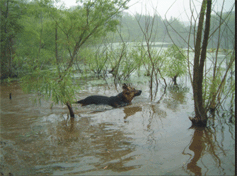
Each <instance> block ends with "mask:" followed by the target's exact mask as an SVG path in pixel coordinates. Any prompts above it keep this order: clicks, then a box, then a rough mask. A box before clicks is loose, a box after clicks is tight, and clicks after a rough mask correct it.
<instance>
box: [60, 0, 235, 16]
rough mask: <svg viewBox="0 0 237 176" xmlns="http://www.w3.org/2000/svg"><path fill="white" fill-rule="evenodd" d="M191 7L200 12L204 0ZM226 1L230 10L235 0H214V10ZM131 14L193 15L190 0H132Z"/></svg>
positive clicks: (69, 0) (67, 0) (66, 0)
mask: <svg viewBox="0 0 237 176" xmlns="http://www.w3.org/2000/svg"><path fill="white" fill-rule="evenodd" d="M191 1H192V2H193V3H192V4H191V9H196V13H195V14H197V13H199V11H200V6H201V2H202V0H191ZM61 2H64V3H65V6H66V7H67V8H69V7H71V6H75V5H76V0H61ZM223 2H224V11H229V10H230V9H231V7H232V6H233V4H234V3H235V0H212V4H213V6H214V9H213V10H214V11H216V12H217V11H221V8H222V4H223ZM128 6H129V10H127V12H129V13H130V14H136V13H142V14H150V15H153V14H154V13H156V14H158V15H161V16H162V18H165V17H166V18H167V19H170V17H171V16H172V17H175V18H178V19H180V20H181V21H189V18H190V16H191V12H190V0H131V1H130V2H129V4H128Z"/></svg>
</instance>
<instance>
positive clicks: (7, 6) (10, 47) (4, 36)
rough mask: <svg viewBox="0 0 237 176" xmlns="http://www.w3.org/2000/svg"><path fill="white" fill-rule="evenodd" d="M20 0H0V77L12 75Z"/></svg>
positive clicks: (20, 13)
mask: <svg viewBox="0 0 237 176" xmlns="http://www.w3.org/2000/svg"><path fill="white" fill-rule="evenodd" d="M22 4H23V3H22V2H21V1H18V0H16V1H11V0H2V1H1V2H0V9H1V10H0V21H1V22H0V32H1V34H0V37H1V40H0V48H1V53H0V57H1V61H0V62H1V65H0V66H1V72H0V79H4V78H8V77H14V76H16V73H15V72H14V63H13V60H14V57H15V43H16V35H17V34H18V33H19V32H20V31H21V29H22V25H21V24H20V18H21V15H22V11H23V9H22V8H21V6H22Z"/></svg>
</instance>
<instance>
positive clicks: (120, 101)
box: [76, 84, 142, 108]
mask: <svg viewBox="0 0 237 176" xmlns="http://www.w3.org/2000/svg"><path fill="white" fill-rule="evenodd" d="M141 93H142V91H141V90H136V89H135V88H132V87H129V86H127V85H126V84H123V92H121V93H119V94H118V95H117V96H111V97H107V96H101V95H92V96H89V97H87V98H85V99H83V100H80V101H77V102H76V103H79V104H82V106H86V105H90V104H96V105H109V106H112V107H114V108H118V107H123V106H127V105H129V104H131V101H132V99H133V98H134V97H135V96H139V95H141Z"/></svg>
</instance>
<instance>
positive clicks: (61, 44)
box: [14, 0, 127, 116]
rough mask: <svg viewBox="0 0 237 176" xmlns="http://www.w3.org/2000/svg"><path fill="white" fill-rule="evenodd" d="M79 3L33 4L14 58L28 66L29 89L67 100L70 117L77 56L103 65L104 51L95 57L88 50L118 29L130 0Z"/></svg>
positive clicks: (26, 83) (46, 0) (25, 80)
mask: <svg viewBox="0 0 237 176" xmlns="http://www.w3.org/2000/svg"><path fill="white" fill-rule="evenodd" d="M81 2H82V3H83V4H82V6H77V7H76V8H73V9H69V10H59V9H56V8H55V7H53V6H52V4H53V1H51V0H39V1H38V0H35V1H31V2H29V3H28V4H27V5H26V6H27V13H26V14H25V16H24V18H22V19H21V23H22V24H23V26H24V30H23V31H22V32H21V33H19V34H18V41H17V43H16V46H17V47H16V48H17V50H16V58H15V60H14V62H15V63H16V64H18V66H20V67H21V68H22V69H24V72H22V75H23V77H22V79H21V81H22V87H23V89H24V90H25V91H27V92H37V93H39V94H40V95H42V97H44V98H46V99H51V100H52V101H53V102H54V103H60V102H61V103H63V104H66V105H67V107H68V109H69V111H70V115H71V116H74V115H73V111H72V108H71V105H70V104H71V103H72V102H73V101H74V97H75V92H76V90H77V89H78V88H77V87H76V86H75V83H74V81H73V73H74V71H75V70H73V65H74V64H75V63H76V62H77V61H79V60H81V59H78V56H79V57H80V56H84V57H86V59H88V60H87V61H88V63H89V64H90V67H91V69H93V70H96V72H99V71H101V70H102V69H103V66H104V65H105V61H104V58H105V57H104V54H103V53H99V54H97V55H93V54H91V53H90V51H89V50H87V49H85V48H86V46H88V45H89V44H90V43H91V42H93V41H94V40H95V39H97V38H99V37H101V36H105V35H106V34H107V33H108V32H109V31H114V30H115V29H116V26H117V25H118V23H119V21H118V20H117V17H118V16H119V14H120V11H121V10H122V9H124V8H126V2H127V1H126V0H125V1H124V0H116V1H108V0H97V1H81ZM83 47H84V49H83ZM83 52H84V53H83ZM102 58H103V59H102ZM105 59H106V58H105ZM94 63H96V64H94ZM77 64H78V65H80V63H79V62H78V63H77Z"/></svg>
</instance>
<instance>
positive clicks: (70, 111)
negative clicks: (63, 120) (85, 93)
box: [66, 102, 75, 118]
mask: <svg viewBox="0 0 237 176" xmlns="http://www.w3.org/2000/svg"><path fill="white" fill-rule="evenodd" d="M66 105H67V108H68V110H69V113H70V117H71V118H74V117H75V115H74V112H73V109H72V105H71V103H69V102H67V103H66Z"/></svg>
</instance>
